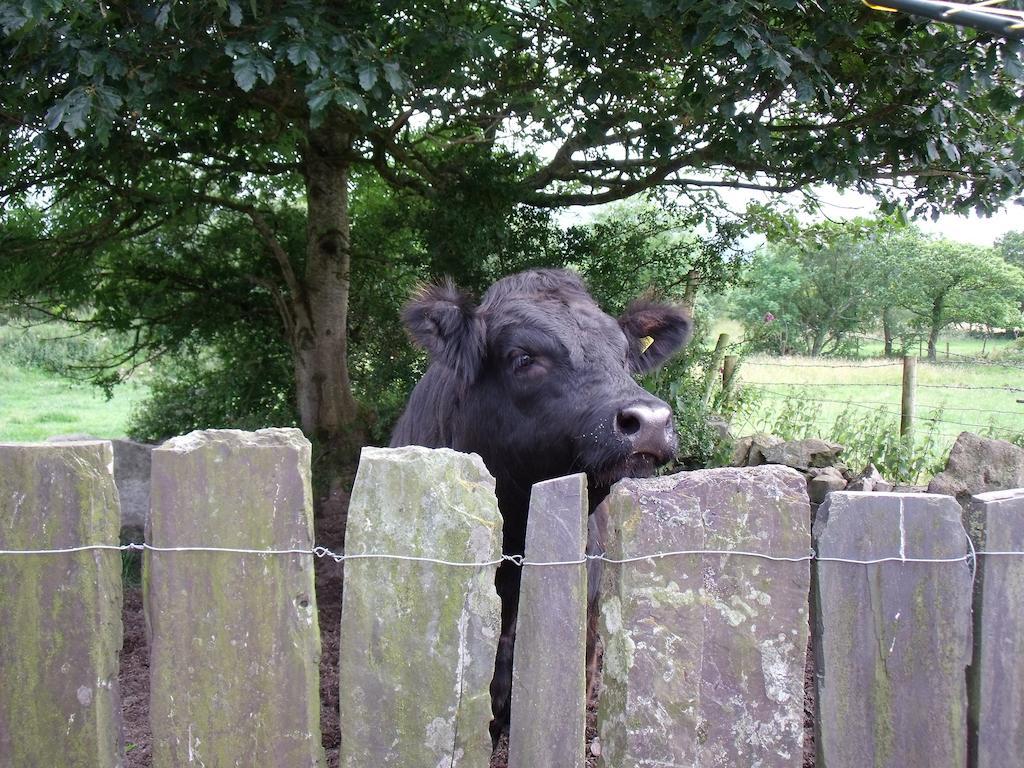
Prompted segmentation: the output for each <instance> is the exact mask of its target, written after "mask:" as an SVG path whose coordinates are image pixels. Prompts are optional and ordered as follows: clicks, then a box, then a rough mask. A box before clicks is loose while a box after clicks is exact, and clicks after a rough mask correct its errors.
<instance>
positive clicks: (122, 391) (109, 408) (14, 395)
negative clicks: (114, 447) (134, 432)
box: [0, 360, 146, 442]
mask: <svg viewBox="0 0 1024 768" xmlns="http://www.w3.org/2000/svg"><path fill="white" fill-rule="evenodd" d="M0 380H2V381H3V385H2V386H0V441H3V442H30V441H35V440H44V439H46V438H47V437H51V436H53V435H60V434H68V433H86V434H90V435H95V436H96V437H123V436H124V434H125V428H126V425H127V421H128V414H129V413H130V411H131V409H132V407H133V406H134V405H135V404H136V403H137V402H139V401H140V400H141V399H142V398H143V397H145V393H146V388H145V386H144V385H142V384H139V383H136V382H129V383H128V384H126V385H124V386H121V387H118V388H117V389H115V390H114V395H113V397H112V398H111V399H109V400H108V399H107V398H106V397H104V395H103V393H102V392H101V391H100V390H99V389H97V388H96V387H91V386H88V385H84V384H75V383H72V382H70V381H69V380H67V379H64V378H62V377H60V376H57V375H55V374H53V373H47V372H45V371H42V370H40V369H33V368H26V367H21V366H18V365H15V364H12V363H6V362H3V361H2V360H0Z"/></svg>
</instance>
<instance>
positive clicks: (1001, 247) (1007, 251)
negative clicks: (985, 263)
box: [995, 232, 1024, 269]
mask: <svg viewBox="0 0 1024 768" xmlns="http://www.w3.org/2000/svg"><path fill="white" fill-rule="evenodd" d="M995 247H996V251H998V253H999V255H1000V256H1002V257H1003V258H1004V259H1005V260H1006V261H1007V263H1009V264H1012V265H1013V266H1015V267H1017V268H1018V269H1024V232H1007V233H1006V234H1005V235H1003V236H1002V237H1000V238H998V239H997V240H996V241H995Z"/></svg>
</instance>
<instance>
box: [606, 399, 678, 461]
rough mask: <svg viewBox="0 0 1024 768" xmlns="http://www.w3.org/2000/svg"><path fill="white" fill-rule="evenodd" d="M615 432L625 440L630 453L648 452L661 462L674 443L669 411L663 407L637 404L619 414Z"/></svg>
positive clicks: (671, 449) (665, 406)
mask: <svg viewBox="0 0 1024 768" xmlns="http://www.w3.org/2000/svg"><path fill="white" fill-rule="evenodd" d="M615 431H616V432H617V433H618V434H620V435H622V436H623V437H624V438H626V440H628V441H629V443H630V445H631V446H632V448H633V453H649V454H650V455H652V456H656V457H658V458H659V459H662V460H664V457H665V456H666V455H671V452H672V451H673V444H674V442H675V440H674V437H675V432H674V430H673V428H672V411H671V409H670V408H669V407H668V406H667V405H647V404H644V403H637V404H635V405H631V406H629V407H627V408H623V409H622V410H621V411H619V413H618V415H617V416H616V417H615Z"/></svg>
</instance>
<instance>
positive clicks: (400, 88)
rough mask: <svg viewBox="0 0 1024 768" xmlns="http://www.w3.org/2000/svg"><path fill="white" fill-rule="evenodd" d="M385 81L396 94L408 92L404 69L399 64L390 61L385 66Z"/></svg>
mask: <svg viewBox="0 0 1024 768" xmlns="http://www.w3.org/2000/svg"><path fill="white" fill-rule="evenodd" d="M384 79H385V80H387V81H388V85H390V86H391V90H393V91H394V92H395V93H399V94H401V93H405V91H406V90H407V84H406V81H405V78H404V77H403V76H402V68H401V67H400V66H399V65H398V63H397V62H394V61H389V62H387V63H385V64H384Z"/></svg>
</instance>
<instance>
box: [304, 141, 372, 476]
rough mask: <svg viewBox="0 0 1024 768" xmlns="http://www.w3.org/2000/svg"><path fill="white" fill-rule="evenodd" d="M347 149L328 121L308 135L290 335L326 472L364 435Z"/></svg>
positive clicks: (310, 430)
mask: <svg viewBox="0 0 1024 768" xmlns="http://www.w3.org/2000/svg"><path fill="white" fill-rule="evenodd" d="M350 145H351V141H350V137H349V136H347V135H346V134H345V133H344V132H342V131H341V130H339V129H338V128H337V127H336V126H332V125H330V124H329V123H328V124H325V125H324V126H323V127H321V128H319V129H317V130H315V131H310V133H309V145H308V146H307V147H306V149H305V153H304V158H303V160H304V175H305V181H306V205H307V219H306V268H305V274H304V275H303V278H302V283H303V288H304V291H303V294H304V302H303V304H304V306H302V307H298V308H297V310H298V311H297V312H296V322H295V327H294V330H293V333H292V337H293V339H292V352H293V355H294V360H295V388H296V395H297V398H298V406H299V418H300V419H301V425H302V431H303V432H305V433H306V435H307V437H309V438H310V439H311V440H313V441H314V443H315V444H316V447H317V450H318V455H319V458H321V459H322V458H327V466H328V467H330V468H331V469H329V470H328V471H331V472H332V474H333V469H335V468H339V467H343V466H345V465H346V464H348V463H351V462H352V461H353V460H354V459H355V457H356V451H357V450H358V448H359V446H360V445H361V443H362V439H363V437H364V435H363V425H362V424H360V423H359V413H358V408H357V405H356V401H355V398H354V397H353V395H352V386H351V382H350V380H349V373H348V338H347V333H348V303H349V270H350V267H351V264H350V261H351V250H350V238H349V210H348V163H349V161H348V153H349V151H350Z"/></svg>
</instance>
